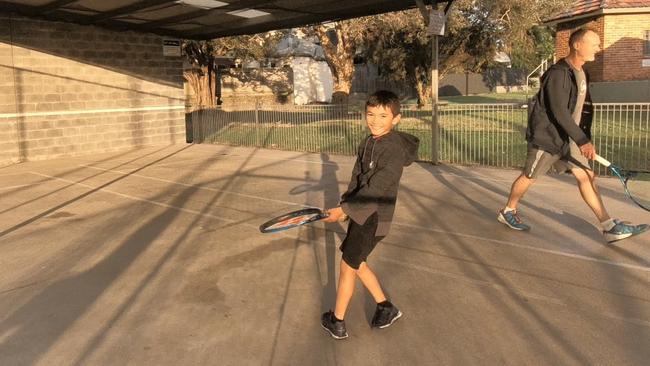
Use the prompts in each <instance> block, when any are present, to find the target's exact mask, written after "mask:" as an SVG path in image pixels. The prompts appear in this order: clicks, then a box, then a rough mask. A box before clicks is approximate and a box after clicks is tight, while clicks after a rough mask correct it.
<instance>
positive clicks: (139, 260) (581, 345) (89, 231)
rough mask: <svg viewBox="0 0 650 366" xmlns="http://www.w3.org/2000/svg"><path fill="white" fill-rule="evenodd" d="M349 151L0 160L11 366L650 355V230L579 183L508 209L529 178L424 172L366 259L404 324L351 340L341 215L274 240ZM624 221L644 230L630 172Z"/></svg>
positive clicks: (0, 233)
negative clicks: (339, 285) (335, 334)
mask: <svg viewBox="0 0 650 366" xmlns="http://www.w3.org/2000/svg"><path fill="white" fill-rule="evenodd" d="M352 164H353V158H351V157H345V156H335V155H331V156H330V155H328V154H309V153H296V152H283V151H270V150H260V149H250V148H236V147H228V146H216V145H172V146H167V147H157V148H145V149H140V150H135V151H129V152H123V153H113V154H104V155H95V156H86V157H79V158H70V159H61V160H52V161H40V162H28V163H23V164H16V165H12V166H7V167H4V168H1V169H0V202H1V204H0V365H12V366H13V365H647V364H648V362H649V361H648V360H650V286H649V285H650V234H647V233H646V234H645V235H644V236H638V237H635V238H631V239H628V240H624V241H621V242H619V244H618V245H616V246H607V245H605V243H604V241H603V239H602V236H601V234H600V232H599V230H598V228H597V227H596V225H595V224H596V220H595V219H594V218H593V216H592V215H591V213H590V211H589V210H588V208H587V207H586V205H585V204H584V203H583V202H582V200H581V199H580V197H579V195H578V191H577V188H576V186H575V184H574V181H573V178H571V177H568V176H548V177H544V178H543V179H541V180H540V181H539V182H538V184H537V185H536V186H534V187H533V189H532V191H530V192H529V194H528V195H527V197H526V199H525V202H524V204H523V205H522V207H521V211H522V213H523V216H524V218H525V220H527V222H528V223H530V224H531V225H532V226H533V229H532V231H531V232H529V233H522V232H515V231H511V230H509V229H508V228H506V227H505V226H503V225H501V224H499V223H497V222H496V221H495V215H496V211H497V208H498V207H500V206H501V205H502V204H503V203H504V201H505V197H506V194H507V192H508V189H509V186H510V183H511V182H512V180H513V179H514V178H515V177H516V175H517V174H518V172H517V171H515V170H503V169H493V168H469V167H456V166H431V165H430V164H426V163H419V164H415V165H413V166H412V167H410V168H408V169H407V170H405V173H404V177H403V180H402V186H401V189H400V196H399V203H398V209H397V214H396V223H395V225H394V226H393V229H392V232H391V234H390V235H389V236H388V237H387V238H386V239H385V240H384V241H383V242H381V244H380V245H379V246H378V247H377V249H376V251H375V252H374V253H373V255H372V256H371V257H370V260H369V264H370V265H371V266H372V267H373V268H374V270H375V271H376V273H377V274H378V276H379V278H380V280H381V281H382V284H383V286H384V288H385V290H386V292H387V293H388V294H389V296H390V298H391V299H392V300H393V301H394V302H395V304H396V305H398V306H399V307H400V309H401V310H402V311H403V312H404V317H403V318H402V319H400V320H399V321H398V322H396V323H395V324H394V325H393V326H392V327H390V328H388V329H383V330H372V329H370V328H369V322H370V318H371V317H372V313H373V311H374V303H373V301H372V298H371V297H370V295H369V294H368V293H367V292H366V291H365V290H363V289H362V287H361V286H360V285H359V286H358V287H357V292H356V293H355V296H354V298H353V300H352V303H351V305H350V308H349V311H348V314H347V316H346V322H347V326H348V332H349V333H350V338H348V339H347V340H344V341H336V340H334V339H332V338H330V337H329V335H327V334H326V333H325V331H324V330H323V329H321V327H320V324H319V319H320V314H321V312H323V311H325V310H327V309H329V308H331V307H333V305H334V299H335V288H336V286H335V284H336V278H337V276H338V272H337V271H338V262H339V259H340V253H339V252H338V249H337V246H338V245H339V244H340V242H341V239H342V235H343V233H344V229H343V227H341V226H339V224H334V225H331V226H327V227H325V226H324V225H323V224H322V223H317V224H314V225H311V226H304V227H302V228H299V229H294V230H290V231H286V232H284V233H281V234H260V233H259V232H258V226H259V224H260V223H261V222H263V221H265V220H267V219H268V218H270V217H272V216H274V215H276V214H279V213H282V212H284V211H287V210H290V209H296V208H299V207H300V206H301V205H314V206H320V207H322V206H332V205H335V204H336V203H337V202H338V197H339V196H340V194H341V192H342V191H343V190H344V189H345V188H346V187H347V182H348V179H349V176H350V171H351V169H352ZM600 186H601V189H602V192H603V195H604V197H605V201H606V204H607V206H608V207H609V210H610V211H611V213H612V214H613V215H615V216H617V217H621V218H623V219H628V220H633V221H635V222H650V214H648V213H647V212H645V211H642V210H641V209H637V208H635V207H634V206H633V205H632V204H631V203H630V202H628V201H627V199H626V198H625V196H624V195H623V194H622V193H621V192H620V189H619V186H618V183H617V182H616V181H614V180H612V179H605V178H603V179H601V180H600Z"/></svg>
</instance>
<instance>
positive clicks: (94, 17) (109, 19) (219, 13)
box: [0, 0, 440, 39]
mask: <svg viewBox="0 0 650 366" xmlns="http://www.w3.org/2000/svg"><path fill="white" fill-rule="evenodd" d="M425 2H426V0H425ZM438 2H440V1H438ZM415 6H416V3H415V0H396V1H395V0H393V1H387V0H281V1H259V0H239V1H233V0H223V1H221V0H220V1H216V0H176V1H169V0H111V1H107V0H0V11H4V12H15V13H19V14H22V15H26V16H29V17H40V18H45V19H52V20H59V21H66V22H73V23H80V24H93V25H99V26H103V27H107V28H111V29H118V30H127V29H128V30H134V31H140V32H151V33H156V34H160V35H167V36H173V37H178V38H186V39H211V38H218V37H223V36H232V35H239V34H253V33H259V32H265V31H268V30H272V29H283V28H291V27H298V26H303V25H307V24H314V23H320V22H324V21H333V20H342V19H349V18H356V17H360V16H364V15H372V14H379V13H385V12H390V11H397V10H404V9H408V8H412V7H415Z"/></svg>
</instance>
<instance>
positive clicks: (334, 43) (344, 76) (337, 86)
mask: <svg viewBox="0 0 650 366" xmlns="http://www.w3.org/2000/svg"><path fill="white" fill-rule="evenodd" d="M370 19H371V18H370V17H364V18H358V19H352V20H344V21H339V22H333V23H328V24H322V25H319V26H317V27H315V28H314V29H313V31H314V32H315V33H316V35H317V36H318V38H319V40H320V43H321V47H323V53H324V55H325V60H326V62H327V65H328V66H329V68H330V70H331V71H332V77H333V78H334V96H333V98H332V102H333V103H335V104H341V103H346V102H347V97H348V96H349V95H350V88H351V87H352V78H353V77H354V57H355V55H356V54H357V51H358V49H359V47H360V46H361V45H363V44H364V42H365V34H364V33H365V31H366V27H365V24H366V23H367V22H368V21H369V20H370Z"/></svg>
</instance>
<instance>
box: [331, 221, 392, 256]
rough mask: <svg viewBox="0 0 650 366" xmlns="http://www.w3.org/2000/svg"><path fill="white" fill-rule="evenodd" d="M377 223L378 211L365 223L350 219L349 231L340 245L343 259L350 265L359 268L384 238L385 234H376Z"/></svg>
mask: <svg viewBox="0 0 650 366" xmlns="http://www.w3.org/2000/svg"><path fill="white" fill-rule="evenodd" d="M377 223H378V219H377V213H376V212H375V213H373V214H372V215H370V217H368V219H367V220H366V222H365V223H363V225H359V224H357V223H356V222H354V221H353V220H350V224H349V225H348V233H347V235H346V236H345V239H344V240H343V243H342V244H341V246H340V247H339V249H340V250H341V252H343V260H344V261H345V263H347V264H348V265H349V266H350V267H352V268H354V269H359V266H360V265H361V263H362V262H365V261H366V260H367V259H368V255H370V252H372V250H373V249H375V246H376V245H377V243H379V241H380V240H381V239H383V238H384V237H383V236H375V233H376V232H377Z"/></svg>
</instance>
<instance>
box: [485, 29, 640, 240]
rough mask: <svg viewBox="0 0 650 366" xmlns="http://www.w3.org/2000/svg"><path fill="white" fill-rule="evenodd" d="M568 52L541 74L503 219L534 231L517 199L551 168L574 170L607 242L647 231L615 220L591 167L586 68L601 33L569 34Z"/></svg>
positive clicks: (512, 225)
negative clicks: (520, 167)
mask: <svg viewBox="0 0 650 366" xmlns="http://www.w3.org/2000/svg"><path fill="white" fill-rule="evenodd" d="M569 49H570V51H569V56H567V57H566V58H564V59H562V60H560V61H559V62H558V63H556V64H555V65H553V66H551V68H549V70H548V71H547V72H546V73H545V74H544V75H543V76H542V80H541V87H540V90H539V92H538V93H537V95H535V97H534V99H533V105H532V106H531V108H530V111H529V118H528V129H527V131H526V140H527V141H528V155H527V158H526V165H525V167H524V170H523V172H522V174H521V175H520V176H519V177H518V178H517V179H516V180H515V181H514V183H513V184H512V188H511V189H510V196H509V198H508V202H507V203H506V207H504V208H503V209H502V210H500V211H499V214H498V217H497V218H498V220H499V222H501V223H503V224H505V225H507V226H508V227H510V228H511V229H515V230H529V229H530V226H528V225H526V224H525V223H523V222H522V220H521V218H520V217H519V215H518V213H517V204H518V203H519V200H520V199H521V198H522V197H523V196H524V194H525V193H526V191H528V189H529V188H530V186H531V185H532V184H533V183H534V182H535V180H536V179H537V178H538V177H539V176H540V175H543V174H545V173H546V172H547V171H548V170H549V169H550V168H551V167H554V168H555V169H556V170H558V171H560V172H570V173H571V174H573V176H574V177H575V178H576V180H577V182H578V188H579V189H580V194H581V195H582V199H583V200H584V201H585V203H586V204H587V205H588V206H589V207H590V208H591V210H592V211H593V212H594V214H595V215H596V217H597V218H598V221H599V222H600V224H601V226H602V229H603V234H604V236H605V240H607V242H608V243H612V242H615V241H617V240H621V239H625V238H628V237H630V236H633V235H637V234H640V233H642V232H644V231H646V230H648V228H649V226H648V225H645V224H642V225H629V224H628V223H625V222H622V221H620V220H618V219H612V218H611V217H610V216H609V214H608V213H607V210H606V209H605V206H604V205H603V201H602V199H601V197H600V193H599V192H598V189H597V188H596V185H595V181H594V180H595V177H594V172H593V170H592V169H591V168H590V166H589V160H593V159H594V157H595V155H596V149H595V147H594V145H593V144H592V142H591V122H592V111H593V108H592V106H591V98H590V96H589V92H588V85H589V83H588V82H589V80H588V76H587V74H586V73H585V71H584V70H583V68H582V67H583V65H584V64H585V63H586V62H590V61H594V60H595V58H596V54H597V53H598V52H600V37H598V34H596V33H595V32H593V31H591V30H587V29H579V30H577V31H575V32H573V33H572V34H571V36H570V37H569Z"/></svg>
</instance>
